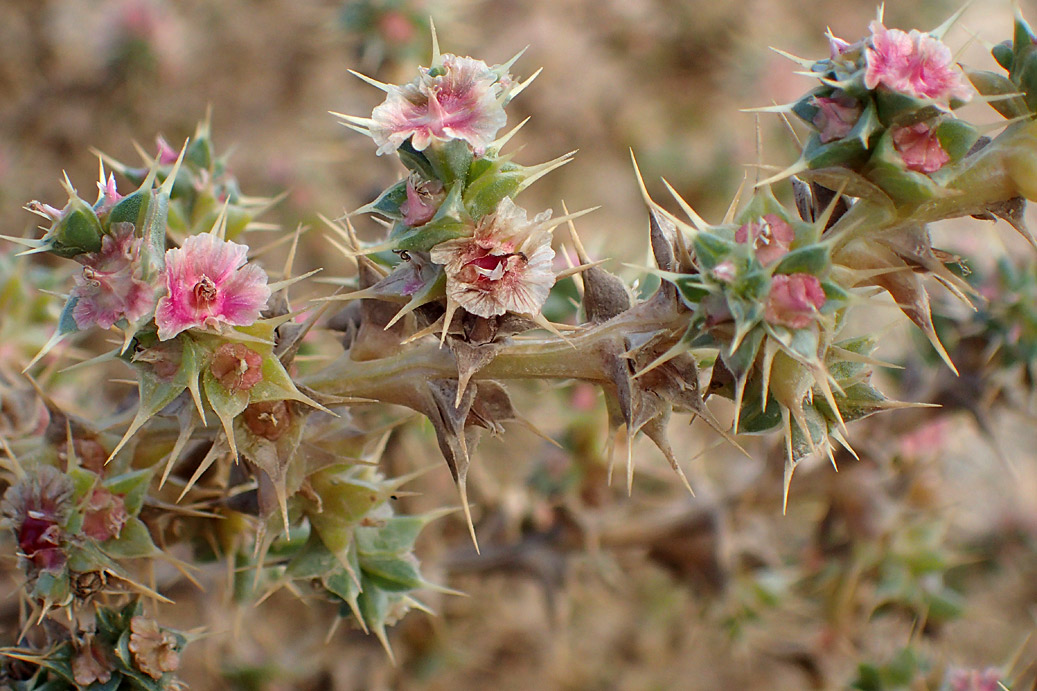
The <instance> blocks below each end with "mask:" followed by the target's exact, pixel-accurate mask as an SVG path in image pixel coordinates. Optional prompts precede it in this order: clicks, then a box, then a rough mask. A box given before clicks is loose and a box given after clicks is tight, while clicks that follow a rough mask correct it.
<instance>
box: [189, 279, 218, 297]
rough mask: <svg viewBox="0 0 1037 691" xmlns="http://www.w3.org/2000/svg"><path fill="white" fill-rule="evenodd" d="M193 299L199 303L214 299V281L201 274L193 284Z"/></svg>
mask: <svg viewBox="0 0 1037 691" xmlns="http://www.w3.org/2000/svg"><path fill="white" fill-rule="evenodd" d="M194 299H195V300H196V301H198V302H200V303H209V302H212V301H213V300H215V299H216V283H215V282H213V280H212V279H211V278H209V277H208V276H206V275H205V274H202V279H201V280H200V281H198V282H197V283H195V285H194Z"/></svg>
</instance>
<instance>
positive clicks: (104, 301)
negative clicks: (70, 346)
mask: <svg viewBox="0 0 1037 691" xmlns="http://www.w3.org/2000/svg"><path fill="white" fill-rule="evenodd" d="M140 245H141V239H140V238H138V237H137V236H136V234H135V232H134V229H133V224H132V223H113V224H112V228H111V233H110V234H106V235H103V236H102V237H101V250H100V251H99V252H88V253H86V254H81V255H79V256H77V257H76V261H78V262H80V263H81V264H83V265H84V266H83V272H82V273H81V274H77V275H76V277H75V280H76V286H75V287H74V288H73V289H72V297H74V298H79V299H78V300H77V302H76V306H75V307H74V308H73V309H72V317H73V318H74V319H75V320H76V326H78V327H79V328H80V329H87V328H89V327H91V326H95V325H96V326H100V327H101V328H102V329H110V328H111V327H112V325H113V324H115V323H116V322H117V321H119V320H120V319H125V320H126V321H127V322H129V323H131V324H132V323H133V322H135V321H137V320H138V319H140V318H141V317H143V316H145V315H146V314H147V313H148V312H150V311H151V308H152V307H153V306H154V304H155V291H154V289H153V288H152V287H151V285H149V284H148V283H146V282H145V281H143V280H142V279H141V265H140Z"/></svg>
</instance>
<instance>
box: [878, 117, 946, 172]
mask: <svg viewBox="0 0 1037 691" xmlns="http://www.w3.org/2000/svg"><path fill="white" fill-rule="evenodd" d="M890 132H891V134H892V135H893V146H894V147H895V148H896V150H897V151H898V152H899V153H900V157H901V158H902V159H903V160H904V165H905V166H907V169H908V170H914V171H916V172H919V173H927V174H928V173H935V172H936V171H938V170H939V169H940V168H943V167H944V166H945V165H947V162H948V161H950V160H951V157H950V155H949V154H948V153H947V152H946V151H944V149H943V146H941V145H940V139H939V138H938V137H937V136H936V132H935V130H932V129H929V126H928V125H926V124H925V123H924V122H919V123H917V124H915V125H911V126H910V127H894V128H892V129H891V130H890Z"/></svg>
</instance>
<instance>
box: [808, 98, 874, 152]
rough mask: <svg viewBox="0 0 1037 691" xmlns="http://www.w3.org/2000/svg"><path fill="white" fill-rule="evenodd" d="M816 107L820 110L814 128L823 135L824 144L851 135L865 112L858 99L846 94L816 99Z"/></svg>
mask: <svg viewBox="0 0 1037 691" xmlns="http://www.w3.org/2000/svg"><path fill="white" fill-rule="evenodd" d="M836 93H838V92H836ZM814 105H815V106H817V108H818V110H817V115H815V116H814V120H813V122H814V126H815V127H817V129H818V130H819V132H820V133H821V142H822V143H824V144H827V143H828V142H830V141H834V140H836V139H842V138H843V137H845V136H846V135H847V134H849V133H850V130H852V129H853V126H854V125H855V124H857V120H858V119H859V118H860V117H861V112H862V110H863V109H862V108H861V104H860V102H859V101H858V100H857V99H855V98H851V97H849V96H847V95H845V94H843V95H841V96H834V97H824V96H822V97H820V98H815V99H814Z"/></svg>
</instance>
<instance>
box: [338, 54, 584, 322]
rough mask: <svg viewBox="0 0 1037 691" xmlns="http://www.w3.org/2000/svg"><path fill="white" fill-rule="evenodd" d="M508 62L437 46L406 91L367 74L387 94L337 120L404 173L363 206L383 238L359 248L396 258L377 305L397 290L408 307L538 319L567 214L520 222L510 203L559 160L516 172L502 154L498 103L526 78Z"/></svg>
mask: <svg viewBox="0 0 1037 691" xmlns="http://www.w3.org/2000/svg"><path fill="white" fill-rule="evenodd" d="M517 57H518V56H516V58H514V59H512V60H511V61H509V62H508V63H505V64H503V65H496V66H493V67H490V66H488V65H487V64H486V63H485V62H483V61H481V60H475V59H473V58H469V57H458V56H456V55H450V54H442V55H440V54H439V53H438V51H437V53H436V55H434V57H433V61H432V65H431V66H429V67H423V68H421V73H420V75H419V76H418V77H417V78H416V79H415V80H414V81H412V82H410V83H409V84H404V85H402V86H396V85H388V84H381V83H378V82H374V80H370V79H367V81H369V82H371V83H373V84H375V85H376V86H378V87H379V88H381V89H383V90H384V91H385V92H386V99H385V102H384V103H382V104H381V105H379V106H378V107H376V108H375V109H374V112H373V113H372V115H371V117H370V118H361V117H355V116H348V115H341V116H340V117H341V118H342V120H343V121H344V122H345V123H346V124H347V125H349V126H351V127H353V128H354V129H358V130H360V131H362V132H364V133H365V134H367V135H369V136H370V137H371V138H372V139H374V141H375V143H376V144H377V145H378V154H379V155H382V154H389V153H398V155H399V157H400V160H401V161H402V162H403V164H404V165H406V166H407V168H408V169H409V170H410V171H411V173H410V175H409V176H408V177H407V178H406V179H405V180H401V181H400V182H398V183H396V184H395V185H393V186H392V187H390V188H389V189H388V190H386V191H385V192H384V193H383V194H382V195H380V196H379V198H378V199H377V200H375V201H374V202H372V203H371V204H369V205H368V206H366V207H364V208H363V209H361V211H366V212H373V213H377V214H379V215H381V216H383V217H385V218H387V219H389V221H390V222H391V223H392V230H391V232H390V234H389V240H388V241H387V242H386V243H383V244H381V245H378V246H377V247H373V248H366V249H365V252H367V253H373V252H377V251H380V250H387V249H391V250H393V251H395V252H397V253H399V254H400V256H401V257H403V258H404V261H403V262H402V265H401V266H399V267H398V268H397V269H396V271H395V272H394V273H393V274H392V275H391V276H390V277H388V278H387V279H386V280H385V281H384V282H383V286H384V287H386V288H388V290H386V291H379V296H380V297H382V298H383V299H384V298H386V297H387V296H388V295H389V294H391V291H393V290H395V291H396V296H397V297H398V299H404V298H405V301H407V302H409V308H410V309H415V308H417V307H418V306H420V305H423V304H427V303H430V302H433V301H437V300H440V299H443V298H445V301H446V311H447V314H448V315H452V314H453V313H454V311H455V310H456V309H457V308H462V309H463V310H464V311H465V312H467V313H469V314H472V315H475V316H477V317H483V318H492V317H499V316H502V315H504V314H506V313H509V312H510V313H513V314H521V315H527V316H530V317H537V316H538V315H539V314H540V310H541V307H543V305H544V302H545V301H546V300H547V295H548V293H549V292H550V289H551V286H552V285H554V282H555V274H554V272H553V270H552V261H553V259H554V256H555V254H554V250H553V249H551V229H552V228H553V227H554V226H556V225H558V224H559V223H561V222H562V221H564V220H565V219H554V220H551V212H550V211H547V212H544V213H541V214H538V215H537V216H536V217H534V218H533V219H530V218H529V217H528V216H527V214H526V211H525V209H522V208H521V207H519V206H517V205H516V204H515V203H514V201H513V197H514V196H515V195H516V194H518V193H519V192H520V191H521V190H523V189H525V188H526V187H528V186H529V185H530V184H532V182H534V181H535V180H536V179H538V178H539V177H541V176H542V175H544V174H546V173H547V172H548V171H550V170H551V169H553V168H554V167H556V166H558V165H561V164H563V163H565V162H566V161H568V157H567V156H566V157H562V158H561V159H557V160H555V161H552V162H550V163H547V164H544V165H542V166H535V167H525V166H520V165H517V164H514V163H512V162H511V160H510V156H506V155H502V154H501V147H502V146H503V145H504V144H505V143H506V142H507V141H508V139H509V138H510V137H511V136H512V135H513V134H514V130H513V131H512V132H511V133H509V134H508V135H506V136H504V137H502V138H500V139H497V138H496V137H497V133H498V132H499V131H500V129H501V128H502V127H504V125H505V124H506V121H507V116H506V114H505V111H504V107H505V106H506V105H507V103H508V102H509V101H510V100H511V99H512V98H513V97H514V96H516V95H517V94H518V93H519V92H520V91H521V90H522V89H524V88H525V87H526V85H528V84H529V82H530V81H532V78H530V79H529V80H527V81H525V82H522V83H518V82H516V81H515V80H514V79H513V78H512V77H511V75H510V74H509V73H508V69H509V68H510V66H511V65H512V63H514V61H515V59H517ZM534 77H535V75H534ZM365 79H366V78H365ZM516 129H517V128H516ZM389 286H392V288H389ZM408 311H409V310H408ZM445 326H446V327H448V326H449V317H448V318H447V320H446V324H445Z"/></svg>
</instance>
